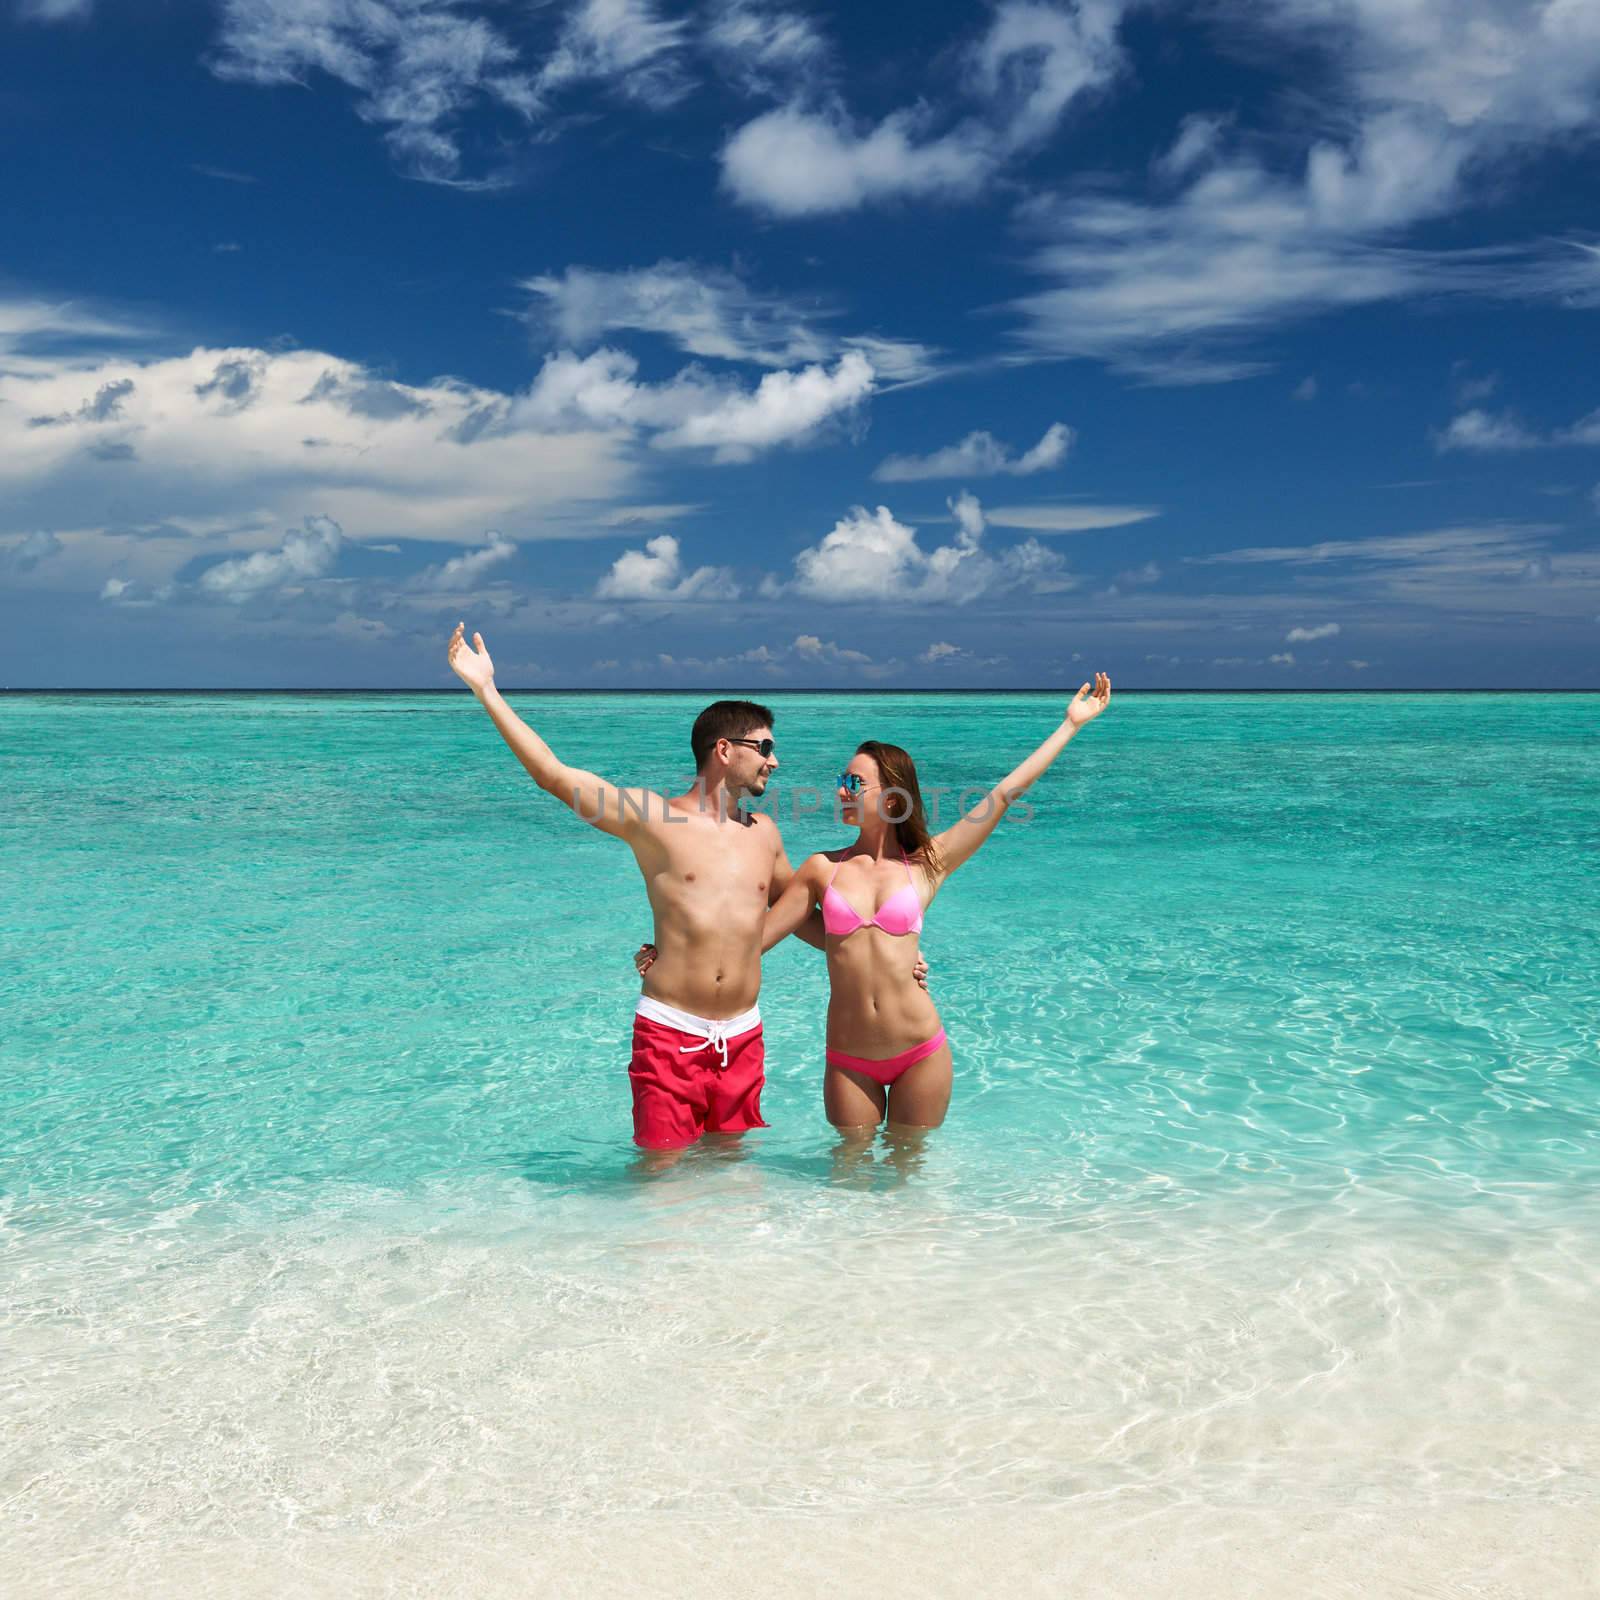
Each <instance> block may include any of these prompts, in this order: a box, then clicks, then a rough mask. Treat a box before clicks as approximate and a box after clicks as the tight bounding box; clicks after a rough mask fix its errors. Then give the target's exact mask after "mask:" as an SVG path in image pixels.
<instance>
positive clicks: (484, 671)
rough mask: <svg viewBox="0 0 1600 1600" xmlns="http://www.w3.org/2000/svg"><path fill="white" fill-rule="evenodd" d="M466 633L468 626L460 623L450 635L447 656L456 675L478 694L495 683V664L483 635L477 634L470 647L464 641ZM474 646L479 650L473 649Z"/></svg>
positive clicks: (473, 637)
mask: <svg viewBox="0 0 1600 1600" xmlns="http://www.w3.org/2000/svg"><path fill="white" fill-rule="evenodd" d="M465 631H466V624H465V623H464V622H458V623H457V624H456V631H455V632H454V633H452V634H451V635H450V644H449V647H448V648H447V649H446V651H445V655H446V657H447V658H448V660H449V662H450V666H451V668H452V669H453V670H454V672H455V675H456V676H457V677H458V678H459V679H460V680H461V681H462V682H463V683H464V684H466V686H467V687H468V688H469V689H470V690H471V691H472V692H473V693H474V694H478V693H480V692H481V691H483V690H484V689H487V688H489V687H490V685H491V684H493V682H494V662H492V661H491V660H490V659H489V652H488V651H487V650H486V649H484V646H483V635H482V634H481V633H475V634H473V636H472V644H471V645H469V644H467V643H465V642H464V640H463V639H462V634H463V633H464V632H465ZM473 645H476V646H477V648H476V649H473V647H472V646H473Z"/></svg>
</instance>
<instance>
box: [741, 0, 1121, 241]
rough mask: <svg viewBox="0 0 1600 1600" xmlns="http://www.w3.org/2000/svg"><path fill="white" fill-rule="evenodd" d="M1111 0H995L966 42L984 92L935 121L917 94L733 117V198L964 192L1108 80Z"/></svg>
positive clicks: (862, 200)
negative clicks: (861, 110)
mask: <svg viewBox="0 0 1600 1600" xmlns="http://www.w3.org/2000/svg"><path fill="white" fill-rule="evenodd" d="M1122 10H1123V7H1122V5H1121V4H1120V0H1082V3H1081V4H1079V5H1077V6H1076V7H1073V8H1068V7H1066V6H1062V5H1054V4H1047V3H1045V0H1002V4H1000V5H999V6H998V7H997V8H996V10H995V12H994V14H993V16H992V18H991V19H990V23H989V26H988V28H987V29H986V30H985V32H984V34H983V35H982V37H981V38H979V39H978V40H977V41H976V42H975V43H974V44H972V45H971V46H970V47H969V49H968V50H967V52H966V54H965V59H964V61H963V67H964V70H965V81H966V83H967V85H968V87H969V89H970V91H971V92H972V93H974V94H975V95H976V96H977V97H978V99H979V100H980V101H981V102H982V104H983V114H982V115H980V116H972V117H966V118H964V119H962V120H960V121H958V122H956V123H954V125H952V126H948V127H946V128H945V129H944V131H942V132H936V131H935V128H936V127H937V126H938V119H937V117H936V116H935V114H934V113H932V112H930V111H929V110H928V109H927V108H926V107H925V106H918V107H916V108H910V109H906V110H902V111H896V112H892V113H891V114H890V115H889V116H887V117H885V118H883V119H882V121H880V122H878V123H876V124H871V125H862V124H859V123H858V122H856V121H855V119H853V118H852V117H851V116H850V115H849V113H848V112H847V111H846V110H845V109H844V108H843V107H842V106H840V105H837V104H834V105H827V106H822V107H817V106H812V105H809V104H806V103H804V102H802V101H796V102H793V103H790V104H788V105H785V106H781V107H779V108H778V109H777V110H774V111H769V112H766V113H765V114H764V115H762V116H759V117H757V118H756V119H755V120H754V121H752V122H748V123H746V124H745V125H744V127H742V128H740V129H739V130H738V131H737V132H736V133H735V134H734V135H733V137H732V138H731V139H729V141H728V143H727V144H726V145H725V146H724V148H723V151H722V181H723V184H724V186H725V187H726V188H727V190H728V192H729V193H730V194H731V195H732V196H733V197H734V198H735V199H736V200H738V201H739V202H741V203H742V204H744V205H747V206H750V207H752V208H754V209H757V210H761V211H766V212H770V213H773V214H775V215H778V216H785V217H800V216H809V215H817V214H822V213H827V212H842V211H853V210H857V209H859V208H861V207H863V206H866V205H870V204H875V203H879V202H882V201H886V200H894V199H900V198H910V197H917V196H931V197H938V198H943V199H961V198H967V197H970V196H971V195H973V194H975V193H976V192H977V191H978V190H979V188H980V187H981V186H982V185H983V184H984V183H985V182H986V181H987V180H988V179H989V178H991V177H992V176H993V175H994V174H995V173H996V172H997V171H998V170H999V169H1000V168H1001V167H1002V166H1003V165H1004V164H1005V163H1006V162H1007V161H1008V160H1009V159H1011V158H1012V157H1014V156H1015V155H1017V154H1018V153H1019V152H1021V151H1024V150H1027V149H1030V148H1033V147H1035V146H1037V145H1038V144H1039V143H1040V142H1041V141H1042V140H1044V139H1045V138H1046V137H1047V136H1048V135H1049V134H1050V133H1051V132H1053V131H1054V129H1055V128H1056V126H1057V125H1058V123H1059V122H1060V119H1061V117H1062V115H1063V114H1064V113H1065V111H1066V110H1067V108H1068V107H1069V106H1070V105H1071V104H1072V103H1073V101H1075V100H1077V99H1080V98H1081V97H1082V96H1083V95H1085V94H1086V93H1087V92H1089V91H1091V90H1093V89H1095V88H1098V87H1100V86H1101V85H1103V84H1105V83H1107V82H1108V81H1109V80H1110V79H1111V78H1112V77H1113V76H1114V75H1115V74H1116V72H1117V70H1118V68H1119V66H1120V63H1121V56H1120V52H1119V50H1118V48H1117V44H1116V31H1117V26H1118V23H1119V22H1120V20H1121V15H1122Z"/></svg>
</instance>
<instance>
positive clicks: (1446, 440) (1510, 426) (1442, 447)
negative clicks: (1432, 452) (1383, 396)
mask: <svg viewBox="0 0 1600 1600" xmlns="http://www.w3.org/2000/svg"><path fill="white" fill-rule="evenodd" d="M1433 442H1434V448H1435V449H1437V450H1439V451H1447V450H1476V451H1485V452H1487V451H1501V450H1540V449H1546V448H1549V447H1552V446H1558V445H1597V444H1600V410H1596V411H1591V412H1590V413H1589V414H1588V416H1585V417H1580V418H1579V419H1578V420H1577V421H1576V422H1574V423H1573V424H1572V425H1571V426H1570V427H1566V428H1558V429H1556V431H1555V432H1554V433H1551V434H1539V433H1535V432H1533V431H1532V430H1531V429H1529V428H1527V427H1525V426H1524V425H1523V423H1522V422H1521V421H1520V420H1519V419H1518V418H1517V417H1516V416H1515V415H1513V413H1511V412H1509V411H1502V412H1499V413H1494V412H1489V411H1482V410H1478V409H1473V410H1471V411H1463V412H1462V413H1461V415H1460V416H1458V417H1453V418H1452V419H1451V421H1450V426H1449V427H1447V428H1446V429H1445V430H1444V431H1443V432H1442V433H1438V434H1435V435H1434V441H1433Z"/></svg>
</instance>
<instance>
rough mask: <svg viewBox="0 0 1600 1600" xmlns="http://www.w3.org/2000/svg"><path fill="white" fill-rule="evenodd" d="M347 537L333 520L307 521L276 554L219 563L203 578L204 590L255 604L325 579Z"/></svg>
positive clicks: (288, 535)
mask: <svg viewBox="0 0 1600 1600" xmlns="http://www.w3.org/2000/svg"><path fill="white" fill-rule="evenodd" d="M343 543H344V535H343V533H342V531H341V529H340V527H339V524H338V523H337V522H335V521H334V520H333V519H332V518H331V517H322V516H311V517H307V518H306V520H305V523H304V525H303V526H302V527H299V528H293V529H291V530H290V531H289V532H288V533H286V534H285V535H284V537H283V542H282V544H280V545H279V546H278V547H277V548H276V549H273V550H257V551H255V552H254V553H253V554H251V555H248V556H242V557H239V558H237V559H235V560H232V561H222V562H219V563H218V564H217V565H216V566H214V567H208V568H207V569H206V571H204V572H203V573H201V574H200V588H201V590H202V591H203V592H204V593H206V594H207V595H210V596H212V597H213V598H215V599H218V600H232V601H244V600H254V599H256V598H257V597H258V596H260V595H264V594H267V593H269V592H270V591H272V590H275V589H282V588H284V587H286V586H289V585H293V584H299V583H305V582H306V581H307V580H309V579H312V578H320V577H323V576H324V575H325V574H326V573H328V572H329V571H331V570H332V567H333V564H334V562H335V561H336V560H337V559H338V556H339V549H340V546H341V545H342V544H343Z"/></svg>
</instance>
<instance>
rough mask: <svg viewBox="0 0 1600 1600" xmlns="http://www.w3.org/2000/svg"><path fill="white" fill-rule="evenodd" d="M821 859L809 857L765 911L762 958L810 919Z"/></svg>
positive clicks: (819, 857)
mask: <svg viewBox="0 0 1600 1600" xmlns="http://www.w3.org/2000/svg"><path fill="white" fill-rule="evenodd" d="M822 859H823V858H822V857H821V856H808V857H807V858H806V859H805V860H804V861H802V862H801V863H800V869H799V871H798V872H796V873H795V875H794V876H793V877H792V878H790V880H789V887H788V888H787V889H785V890H784V891H783V893H782V894H780V895H779V896H778V898H777V899H776V900H775V901H773V903H772V905H771V906H769V907H768V909H767V920H766V925H765V928H764V929H763V931H762V935H761V953H762V955H765V954H766V953H767V951H769V950H770V949H771V948H772V947H773V945H775V944H778V943H779V942H780V941H781V940H784V939H787V938H788V937H789V935H790V934H791V933H793V932H794V931H795V930H796V929H797V928H799V927H800V926H801V925H802V924H803V923H804V922H805V920H806V918H807V917H809V916H810V915H811V906H812V902H813V901H814V900H815V899H816V893H817V884H818V882H819V881H820V880H819V878H818V875H817V871H818V869H817V864H818V863H819V862H820V861H821V860H822Z"/></svg>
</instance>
